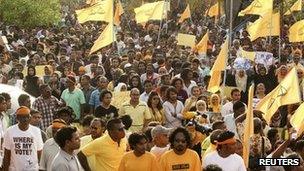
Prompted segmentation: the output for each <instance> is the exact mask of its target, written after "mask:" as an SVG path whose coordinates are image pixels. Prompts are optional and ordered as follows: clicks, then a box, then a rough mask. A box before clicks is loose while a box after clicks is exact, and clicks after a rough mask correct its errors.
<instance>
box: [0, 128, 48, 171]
mask: <svg viewBox="0 0 304 171" xmlns="http://www.w3.org/2000/svg"><path fill="white" fill-rule="evenodd" d="M3 147H4V148H5V149H7V150H10V151H11V161H10V166H9V170H11V171H34V170H38V169H39V166H38V156H37V151H40V150H42V148H43V141H42V137H41V131H40V129H39V128H36V127H34V126H31V125H29V128H28V129H27V130H26V131H22V130H20V129H19V127H18V124H16V125H13V126H11V127H9V128H8V129H7V131H6V133H5V135H4V143H3Z"/></svg>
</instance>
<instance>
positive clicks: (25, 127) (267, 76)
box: [0, 1, 304, 171]
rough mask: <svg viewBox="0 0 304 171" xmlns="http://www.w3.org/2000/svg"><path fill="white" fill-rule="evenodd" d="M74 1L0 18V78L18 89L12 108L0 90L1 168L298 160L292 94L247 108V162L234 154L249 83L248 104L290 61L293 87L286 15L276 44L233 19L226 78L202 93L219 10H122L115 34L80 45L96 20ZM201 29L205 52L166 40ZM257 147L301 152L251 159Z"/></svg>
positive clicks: (223, 33) (215, 50)
mask: <svg viewBox="0 0 304 171" xmlns="http://www.w3.org/2000/svg"><path fill="white" fill-rule="evenodd" d="M83 5H84V4H78V5H77V6H64V7H62V23H61V25H60V26H52V27H37V28H34V29H24V28H20V27H17V26H7V25H5V23H1V29H0V35H1V36H5V37H6V39H7V41H8V43H7V44H3V45H0V57H1V58H0V83H1V84H7V85H12V86H15V87H16V88H21V89H23V90H24V91H25V92H26V93H25V94H21V95H20V96H19V97H18V105H19V106H20V107H19V108H18V109H17V110H12V107H11V106H12V104H11V98H12V97H11V96H10V94H8V93H6V92H5V90H3V91H2V92H3V93H1V94H0V114H1V116H0V121H1V122H0V137H1V153H0V164H1V168H2V169H3V170H12V171H19V170H47V171H49V170H50V171H57V170H60V171H80V170H101V171H112V170H113V171H115V170H119V171H138V170H147V171H148V170H150V171H153V170H155V171H157V170H163V171H169V170H176V171H178V170H180V171H181V170H184V171H198V170H204V171H221V170H223V171H245V170H247V169H250V170H269V171H275V170H277V171H283V170H285V171H295V170H304V165H303V160H302V158H303V157H304V139H303V138H302V136H300V137H298V138H294V137H293V136H292V134H293V131H292V127H291V125H290V123H289V119H290V117H291V116H292V115H293V113H294V111H295V110H296V109H297V107H298V106H299V105H300V104H292V105H285V106H281V107H280V108H279V110H278V111H277V112H276V113H275V114H274V115H273V117H272V118H271V122H270V123H266V121H265V119H264V118H263V113H262V112H260V111H258V110H254V134H253V135H252V136H251V137H250V157H249V166H248V167H247V166H246V165H245V162H244V160H243V143H244V141H243V135H244V124H245V123H244V122H245V118H246V107H247V105H248V104H247V101H248V90H249V86H250V85H251V83H254V84H255V96H254V99H253V103H254V104H253V106H254V107H255V106H256V104H257V103H258V102H259V101H260V100H261V99H263V98H264V97H265V96H266V95H267V93H269V92H271V91H272V90H273V89H274V88H275V87H276V86H277V85H278V84H279V83H280V82H281V81H282V79H283V78H284V77H285V76H286V75H287V73H288V72H289V70H290V69H291V67H293V66H296V67H297V74H298V78H299V85H300V89H301V94H302V95H303V90H304V89H303V88H304V84H303V79H304V75H303V72H304V67H303V66H302V64H301V63H303V59H302V52H303V50H304V48H303V46H302V44H300V43H289V42H288V38H287V37H286V35H287V33H286V31H287V29H288V27H289V26H290V24H291V23H292V19H290V20H288V21H287V20H286V21H284V27H283V28H282V36H281V39H282V42H281V43H280V44H279V43H278V41H277V40H278V38H277V37H272V38H268V40H269V39H272V41H270V42H271V43H268V42H269V41H266V40H267V39H266V38H259V39H257V40H256V41H253V42H252V41H250V38H249V35H248V33H247V32H246V30H245V29H242V30H240V31H235V32H234V33H233V42H232V45H231V47H230V52H229V59H228V63H227V69H226V71H225V72H226V74H225V75H226V76H225V77H222V78H225V79H226V80H224V79H222V87H230V89H228V90H224V89H221V90H219V91H218V92H215V93H211V92H208V91H207V89H208V82H209V80H210V70H211V68H212V66H213V63H214V61H215V59H216V57H217V55H218V54H219V52H220V49H221V44H222V43H223V42H224V40H225V38H226V37H227V35H228V33H227V29H226V28H227V24H226V23H225V22H223V21H225V20H222V19H220V20H214V17H213V18H212V17H207V16H205V12H204V11H205V10H207V6H204V4H203V5H199V6H198V7H197V8H196V9H193V10H192V18H191V20H188V21H185V22H183V23H178V22H177V21H178V19H179V16H180V14H181V13H182V12H183V10H184V8H185V3H184V2H183V1H178V2H177V3H175V2H173V1H172V2H171V5H170V6H171V9H170V12H169V14H168V19H167V20H166V21H164V22H163V23H162V25H161V26H162V27H161V28H160V22H159V21H149V22H148V23H146V24H145V25H142V24H137V23H136V21H135V19H134V15H133V14H132V13H131V12H128V11H125V13H124V14H123V15H122V21H121V24H120V26H119V27H117V31H118V32H117V35H116V36H117V38H116V41H115V43H113V45H110V46H107V47H105V48H102V49H100V50H99V51H98V52H97V53H94V54H91V55H89V52H90V48H91V47H92V45H93V43H94V40H96V39H97V37H98V36H99V33H100V31H101V30H103V29H104V27H105V26H106V23H104V22H87V23H85V24H79V23H78V22H77V18H76V16H75V9H79V8H82V7H83ZM159 29H161V30H160V32H159ZM207 31H209V41H208V49H207V52H206V53H204V54H198V53H194V52H193V51H192V49H191V48H187V47H183V46H179V45H177V42H176V35H177V33H187V34H193V35H196V36H197V37H199V38H201V37H202V36H203V35H204V34H205V33H206V32H207ZM159 33H160V36H158V34H159ZM242 49H244V50H251V51H252V50H253V51H264V52H269V53H272V54H273V58H272V59H273V60H272V62H271V63H270V64H269V63H267V64H266V63H258V62H249V61H246V62H245V63H242V65H241V67H240V66H239V65H237V62H236V61H238V60H239V59H240V58H242V56H241V54H240V51H241V50H242ZM279 50H281V53H280V58H279V52H278V51H279ZM245 64H246V65H245ZM223 83H224V84H223ZM224 91H225V92H224ZM227 91H228V92H227ZM31 97H34V98H35V100H34V101H31V100H30V99H31ZM266 157H267V158H299V159H300V161H301V162H300V165H299V166H284V167H283V166H266V167H265V166H260V165H258V163H257V161H258V160H257V159H258V158H266Z"/></svg>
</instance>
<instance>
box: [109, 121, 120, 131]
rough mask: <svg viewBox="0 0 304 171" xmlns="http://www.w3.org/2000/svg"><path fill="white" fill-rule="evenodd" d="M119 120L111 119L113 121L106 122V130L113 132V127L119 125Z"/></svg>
mask: <svg viewBox="0 0 304 171" xmlns="http://www.w3.org/2000/svg"><path fill="white" fill-rule="evenodd" d="M121 123H122V122H121V119H119V118H113V119H110V120H109V121H108V122H107V130H108V131H113V130H114V127H115V126H114V125H115V124H121Z"/></svg>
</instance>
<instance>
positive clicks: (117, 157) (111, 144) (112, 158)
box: [81, 134, 127, 171]
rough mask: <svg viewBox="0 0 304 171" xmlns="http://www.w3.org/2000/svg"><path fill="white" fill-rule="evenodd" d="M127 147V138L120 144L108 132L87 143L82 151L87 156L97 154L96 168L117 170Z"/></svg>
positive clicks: (110, 170)
mask: <svg viewBox="0 0 304 171" xmlns="http://www.w3.org/2000/svg"><path fill="white" fill-rule="evenodd" d="M126 148H127V145H126V139H125V138H124V139H122V140H121V141H120V144H119V145H118V144H117V142H115V141H113V140H112V138H111V137H110V136H109V135H108V134H105V135H103V136H102V137H100V138H97V139H95V140H94V141H92V142H90V143H89V144H87V145H85V146H84V147H83V149H82V150H81V151H82V152H83V154H84V155H86V156H87V157H89V156H92V155H95V169H96V170H106V171H117V169H118V167H119V164H120V161H121V159H122V156H123V155H124V153H125V151H126Z"/></svg>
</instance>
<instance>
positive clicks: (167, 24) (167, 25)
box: [165, 0, 171, 34]
mask: <svg viewBox="0 0 304 171" xmlns="http://www.w3.org/2000/svg"><path fill="white" fill-rule="evenodd" d="M165 3H166V14H167V16H166V34H167V33H168V27H169V23H168V11H167V8H168V7H167V0H165ZM168 3H169V7H170V3H171V0H169V2H168Z"/></svg>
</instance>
